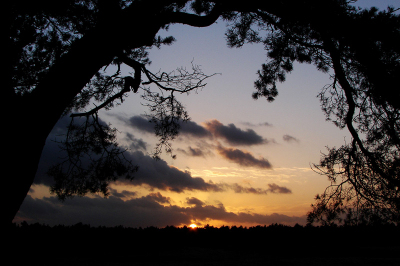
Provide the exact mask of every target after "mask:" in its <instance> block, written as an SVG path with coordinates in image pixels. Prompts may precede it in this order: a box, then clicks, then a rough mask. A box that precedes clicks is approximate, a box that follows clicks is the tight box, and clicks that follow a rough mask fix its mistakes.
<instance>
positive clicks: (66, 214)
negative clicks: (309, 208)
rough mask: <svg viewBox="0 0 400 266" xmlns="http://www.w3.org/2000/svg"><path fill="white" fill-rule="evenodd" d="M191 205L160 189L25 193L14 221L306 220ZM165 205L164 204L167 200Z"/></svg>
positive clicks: (137, 223)
mask: <svg viewBox="0 0 400 266" xmlns="http://www.w3.org/2000/svg"><path fill="white" fill-rule="evenodd" d="M187 202H188V203H189V204H190V205H191V206H190V207H180V206H177V205H172V204H171V202H170V200H169V198H167V197H164V196H162V195H161V194H160V193H151V194H149V195H147V196H143V197H139V198H135V199H130V200H126V201H123V200H122V199H120V198H118V197H115V196H111V197H109V198H108V199H104V198H101V197H94V198H88V197H77V198H73V199H69V200H66V201H65V202H60V201H59V200H57V199H56V198H55V197H45V198H43V199H33V198H32V197H31V196H29V195H28V196H27V197H26V199H25V201H24V203H23V204H22V206H21V208H20V211H19V213H18V214H17V218H16V219H15V221H23V220H25V221H27V222H29V223H35V222H38V223H43V224H48V225H51V226H53V225H59V224H64V225H73V224H76V223H79V222H82V223H84V224H90V225H91V226H118V225H122V226H126V227H140V226H141V227H148V226H156V227H165V226H167V225H175V226H179V225H183V224H186V225H187V224H190V222H191V220H198V221H206V220H209V219H212V220H220V221H223V222H226V223H231V224H237V225H241V224H254V225H269V224H272V223H280V224H288V225H294V224H296V223H299V224H305V223H306V216H301V217H294V216H287V215H283V214H277V213H274V214H271V215H264V214H257V213H249V212H238V213H233V212H228V211H227V210H226V209H225V207H224V205H223V204H222V203H220V204H217V205H216V206H214V205H208V204H205V203H204V202H202V201H201V200H199V199H197V198H193V197H192V198H189V199H187ZM166 203H167V205H163V204H166Z"/></svg>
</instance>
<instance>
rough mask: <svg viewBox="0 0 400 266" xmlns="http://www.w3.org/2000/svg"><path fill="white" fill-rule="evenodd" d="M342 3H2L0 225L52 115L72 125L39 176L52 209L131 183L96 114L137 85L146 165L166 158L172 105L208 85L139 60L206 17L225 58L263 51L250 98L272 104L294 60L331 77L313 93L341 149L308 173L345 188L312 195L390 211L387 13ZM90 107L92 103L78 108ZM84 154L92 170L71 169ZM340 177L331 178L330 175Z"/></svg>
mask: <svg viewBox="0 0 400 266" xmlns="http://www.w3.org/2000/svg"><path fill="white" fill-rule="evenodd" d="M349 2H352V1H345V0H326V1H319V0H306V1H298V0H281V1H255V0H249V1H234V2H232V1H226V0H219V1H218V0H216V1H201V0H193V1H182V0H178V1H169V0H168V1H157V0H147V1H140V0H136V1H123V0H120V1H107V0H92V1H76V0H62V1H54V2H51V3H48V2H47V1H40V0H38V1H24V0H20V1H13V2H11V3H9V4H8V6H9V7H8V12H7V13H6V14H5V23H6V28H7V29H8V34H9V38H8V39H7V41H6V46H7V47H6V50H5V51H7V53H9V55H10V56H9V57H7V59H6V64H5V65H6V69H5V72H6V75H5V76H6V77H7V78H6V80H7V81H6V82H5V83H4V84H5V87H6V89H5V92H4V95H5V97H4V98H5V99H7V101H6V102H7V104H4V105H2V108H3V109H4V110H3V113H4V114H9V115H7V116H6V118H5V125H7V127H9V129H10V130H7V131H6V132H5V134H6V139H7V141H6V143H5V144H6V152H7V153H8V154H7V158H6V159H5V165H7V167H8V168H10V169H13V170H14V172H13V173H12V175H13V176H10V177H7V178H5V187H7V190H8V191H9V192H10V193H9V195H7V196H5V195H4V194H2V197H3V198H2V204H3V206H5V209H6V217H5V219H4V221H5V222H6V223H9V222H10V221H11V220H12V219H13V217H14V216H15V214H16V212H17V211H18V209H19V206H20V205H21V203H22V201H23V200H24V198H25V196H26V194H27V193H28V191H29V188H30V186H31V184H32V182H33V179H34V176H35V173H36V170H37V166H38V162H39V159H40V155H41V152H42V149H43V146H44V143H45V140H46V138H47V136H48V134H49V133H50V131H51V130H52V128H53V126H54V125H55V123H56V122H57V121H58V120H59V119H60V117H62V116H64V115H70V116H71V118H72V119H73V121H72V123H71V125H70V127H69V132H68V134H67V136H66V138H65V141H63V142H62V143H61V144H62V146H63V148H64V150H65V152H66V154H67V157H66V159H65V161H64V162H62V163H61V164H59V165H56V166H54V167H52V168H51V169H50V171H49V174H50V175H52V176H54V178H55V181H56V184H55V185H54V187H53V188H52V190H53V192H55V193H57V194H58V196H59V197H61V198H65V197H68V196H71V195H75V194H78V195H84V194H85V193H87V192H103V193H104V194H105V195H106V194H107V186H108V183H109V182H111V181H113V180H116V179H117V178H118V177H120V176H125V177H127V178H132V176H133V173H134V171H135V169H136V167H135V166H134V165H133V164H132V163H131V162H128V161H126V160H125V159H124V157H123V150H121V148H120V147H118V144H117V142H116V139H115V129H112V128H110V126H109V125H105V124H103V123H102V122H101V121H100V120H99V119H98V115H97V113H98V111H99V110H101V109H109V108H112V107H113V106H114V105H116V104H121V103H122V102H123V100H124V98H125V97H127V95H128V93H129V92H131V91H133V92H137V91H138V89H139V87H140V88H142V89H143V90H144V92H145V94H144V98H145V99H146V100H147V101H148V105H149V108H150V110H151V120H152V122H154V123H155V133H156V135H158V136H159V138H160V143H159V146H157V147H156V150H155V156H156V157H157V155H158V154H159V153H160V152H161V150H162V149H163V148H165V149H166V151H167V152H171V147H170V144H169V141H170V140H172V139H173V138H174V137H175V136H176V135H177V134H178V130H179V124H178V123H177V122H178V121H179V120H187V119H188V114H187V113H186V111H185V110H184V108H183V106H182V105H181V104H180V103H179V102H178V101H177V100H176V98H175V96H174V95H175V94H178V93H187V92H189V91H191V90H196V89H197V88H200V87H202V86H204V85H205V84H204V80H205V79H206V78H208V77H209V76H210V75H206V74H204V73H203V72H202V71H201V70H200V69H199V68H198V67H197V66H195V65H193V68H192V70H191V71H189V72H187V71H186V70H184V69H178V70H177V71H176V72H174V73H164V72H160V73H151V72H150V71H149V70H148V69H147V68H146V65H147V64H148V63H149V59H148V54H147V50H148V49H149V48H150V47H153V46H156V47H160V46H161V45H169V44H172V43H173V41H174V38H173V37H167V38H161V37H158V36H157V32H158V31H159V30H160V29H166V28H168V26H169V25H172V24H176V23H180V24H186V25H190V26H193V27H207V26H209V25H211V24H213V23H214V22H215V21H216V20H217V19H218V18H222V19H224V20H226V21H227V22H228V23H229V25H228V31H227V40H228V45H229V46H231V47H240V46H242V45H244V44H245V43H252V42H261V43H263V44H264V46H265V49H266V50H267V51H268V57H269V61H268V62H267V63H265V64H263V65H262V69H261V70H260V71H259V72H258V74H259V78H258V80H256V81H255V84H254V85H255V88H256V92H255V93H254V94H253V97H254V98H259V97H265V98H266V99H267V100H268V101H273V100H274V99H275V97H276V96H277V94H278V90H277V83H279V82H283V81H284V80H285V74H286V73H289V72H290V71H292V69H293V63H294V62H296V61H297V62H300V63H313V64H315V66H316V67H317V69H319V70H321V71H323V72H327V73H329V74H330V75H331V77H332V84H331V85H330V86H329V87H326V88H324V89H323V91H322V93H321V100H322V104H323V109H324V111H325V113H326V114H327V117H328V118H330V119H332V120H333V121H334V122H335V124H336V125H338V126H339V127H347V128H348V130H349V131H350V133H351V135H352V137H353V140H352V142H351V144H349V145H346V146H344V147H342V148H341V149H331V150H329V154H328V155H327V156H326V157H324V158H323V159H322V161H321V164H320V168H319V169H322V170H323V171H324V169H326V171H327V174H328V176H329V178H330V179H331V180H332V181H337V180H338V179H342V180H343V182H341V183H340V184H339V185H337V186H338V187H340V189H339V190H336V191H340V193H337V192H334V193H333V194H332V193H331V194H329V193H324V194H323V195H322V198H324V199H327V201H324V204H325V205H324V206H327V204H328V203H327V202H328V201H332V200H333V201H335V202H339V205H340V204H341V203H342V202H343V200H342V199H343V197H344V196H343V195H344V194H343V193H345V189H344V188H345V187H346V188H347V187H349V188H350V189H352V190H351V191H352V193H353V194H351V195H353V196H351V197H347V196H345V197H344V198H346V200H347V199H348V201H349V202H352V203H355V204H356V205H357V206H359V203H361V202H369V203H370V204H369V205H368V204H367V205H365V206H366V207H367V208H370V207H371V206H372V207H374V208H375V207H377V206H380V207H379V208H381V209H385V210H387V209H390V210H391V211H392V213H396V212H398V209H399V200H398V186H399V175H398V171H399V157H398V156H399V155H398V148H399V138H398V135H399V134H398V130H399V124H398V115H399V111H398V110H399V103H398V101H397V99H398V98H399V97H398V96H399V91H398V90H396V89H394V88H395V86H396V83H394V81H395V77H396V76H399V73H400V66H399V64H400V63H399V52H400V51H399V49H400V48H399V47H400V45H399V40H400V33H399V16H397V15H395V14H394V10H393V9H388V10H387V11H384V12H377V10H375V9H371V10H357V9H355V8H353V7H351V6H350V4H349ZM123 64H124V65H127V66H129V67H131V68H132V69H133V70H134V75H133V77H130V76H122V75H121V73H120V67H121V66H122V65H123ZM109 66H113V67H114V68H115V69H116V70H115V72H114V74H112V75H110V74H109V71H108V72H107V71H105V70H106V69H107V67H109ZM150 85H153V86H154V87H156V88H159V89H160V90H161V93H155V92H154V91H153V90H151V88H152V87H151V86H150ZM91 101H97V102H99V104H98V105H97V106H96V107H95V108H93V109H91V110H87V107H88V105H89V103H90V102H91ZM376 119H378V120H376ZM376 121H377V122H376ZM364 136H365V139H362V138H363V137H364ZM92 155H93V156H92ZM87 156H91V158H92V159H93V160H92V161H90V162H86V161H85V160H82V159H83V158H85V157H87ZM20 158H24V159H23V160H21V159H20ZM84 161H85V162H86V163H84ZM21 165H23V167H21ZM338 165H339V166H341V168H342V169H343V171H340V170H339V171H337V170H336V169H337V167H336V166H338ZM342 188H343V189H342ZM378 191H380V192H378ZM336 195H340V196H338V197H336ZM348 195H350V194H348ZM375 199H379V200H375ZM375 203H376V204H375ZM314 213H315V212H314Z"/></svg>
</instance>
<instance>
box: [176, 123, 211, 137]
mask: <svg viewBox="0 0 400 266" xmlns="http://www.w3.org/2000/svg"><path fill="white" fill-rule="evenodd" d="M180 125H181V128H180V134H183V135H190V136H193V137H198V138H204V137H211V133H210V132H209V131H208V130H207V129H205V128H204V127H202V126H200V125H199V124H197V123H195V122H193V121H190V120H189V121H187V122H182V123H181V124H180Z"/></svg>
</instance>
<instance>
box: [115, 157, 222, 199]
mask: <svg viewBox="0 0 400 266" xmlns="http://www.w3.org/2000/svg"><path fill="white" fill-rule="evenodd" d="M125 157H126V158H127V159H129V160H131V161H132V162H134V163H135V164H136V165H138V166H139V170H138V172H137V173H135V174H134V176H135V178H134V179H133V181H129V184H132V185H136V186H137V185H148V186H150V187H151V188H157V189H160V190H169V191H174V192H178V193H181V192H183V191H184V190H201V191H220V190H221V189H220V188H219V187H218V186H217V185H215V184H210V183H207V182H205V181H204V179H202V178H201V177H192V176H191V174H190V173H189V172H186V171H181V170H179V169H178V168H175V167H170V166H169V165H168V164H167V163H166V162H165V161H164V160H154V159H153V158H152V157H150V156H147V155H144V154H143V153H142V152H141V151H136V152H133V153H126V155H125ZM121 182H124V181H123V179H121ZM125 182H127V181H125Z"/></svg>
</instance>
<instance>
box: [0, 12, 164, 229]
mask: <svg viewBox="0 0 400 266" xmlns="http://www.w3.org/2000/svg"><path fill="white" fill-rule="evenodd" d="M125 15H129V14H125ZM122 20H125V21H127V18H125V19H124V18H122ZM130 22H131V23H129V24H127V23H125V25H121V24H120V23H121V18H120V19H119V20H117V21H116V22H115V21H112V20H108V21H107V22H105V23H99V26H98V27H96V29H94V30H93V31H92V32H90V33H88V34H86V35H85V36H84V37H82V39H80V40H79V41H77V42H76V43H75V44H73V46H72V47H71V49H70V51H69V52H68V53H67V54H66V55H65V56H63V57H62V58H61V59H60V60H59V61H58V62H56V63H55V65H54V66H53V67H52V69H50V71H49V73H48V74H47V76H46V78H45V79H43V80H42V82H41V83H40V84H39V85H38V86H37V87H36V89H35V90H34V91H33V92H32V93H30V94H29V95H24V96H23V97H17V96H13V97H10V98H12V100H10V101H9V102H8V103H7V104H6V105H5V106H2V109H4V110H3V114H6V115H7V117H6V119H5V125H7V128H8V132H7V134H6V137H5V138H4V141H5V150H4V151H5V154H6V156H5V157H6V158H4V159H3V165H4V167H3V169H11V170H10V171H9V172H8V174H7V173H3V185H4V186H5V188H6V189H7V193H3V194H2V196H1V197H2V198H1V202H2V204H3V209H5V216H4V218H3V219H2V223H4V224H5V225H7V224H11V222H12V220H13V219H14V217H15V215H16V214H17V213H18V210H19V208H20V206H21V204H22V202H23V201H24V199H25V197H26V195H27V193H28V192H29V189H30V187H31V185H32V184H33V181H34V178H35V175H36V171H37V168H38V164H39V160H40V157H41V153H42V150H43V147H44V144H45V142H46V139H47V136H48V135H49V134H50V132H51V130H52V129H53V127H54V125H55V124H56V123H57V121H58V120H59V119H60V118H61V116H62V114H63V112H64V110H65V109H66V107H68V106H69V104H70V103H71V101H72V100H73V99H74V97H75V96H76V95H77V94H78V93H79V92H80V91H81V90H82V88H84V86H85V85H86V84H87V83H88V82H89V81H90V79H91V78H92V77H93V76H94V75H95V74H96V72H97V71H98V70H99V69H100V68H101V67H103V66H105V65H107V64H109V63H110V62H111V61H112V60H113V58H114V56H116V55H117V54H118V53H119V52H120V51H121V49H122V48H123V47H124V45H125V44H126V43H127V42H129V44H130V45H129V46H130V47H141V46H144V45H146V44H147V45H148V44H151V43H152V41H153V39H154V37H155V34H156V33H157V32H158V30H159V28H160V26H159V25H156V23H154V22H153V23H152V24H147V25H143V24H141V23H140V17H136V18H135V16H133V18H132V19H131V20H130ZM124 28H125V29H129V33H130V34H129V39H126V38H127V34H122V32H123V31H124ZM3 171H4V170H3Z"/></svg>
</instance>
